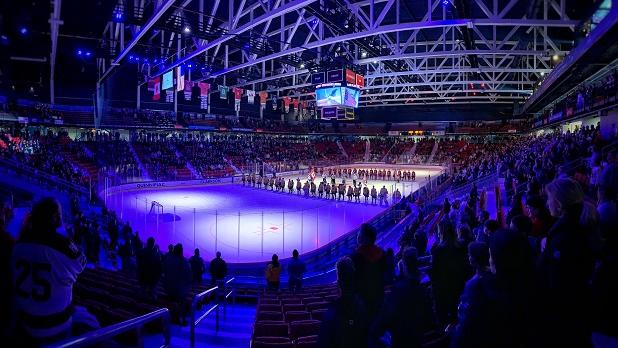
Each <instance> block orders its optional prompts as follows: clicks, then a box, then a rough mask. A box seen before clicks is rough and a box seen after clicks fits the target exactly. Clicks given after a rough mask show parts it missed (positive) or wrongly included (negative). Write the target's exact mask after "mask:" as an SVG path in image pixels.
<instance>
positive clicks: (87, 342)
mask: <svg viewBox="0 0 618 348" xmlns="http://www.w3.org/2000/svg"><path fill="white" fill-rule="evenodd" d="M161 318H163V338H164V344H163V346H162V347H170V344H171V338H172V336H171V333H170V313H169V310H168V309H167V308H160V309H157V310H156V311H153V312H150V313H148V314H144V315H142V316H139V317H136V318H132V319H129V320H126V321H123V322H121V323H117V324H114V325H110V326H108V327H104V328H102V329H99V330H96V331H93V332H88V333H86V334H84V335H82V336H80V337H76V338H70V339H67V340H64V341H62V342H60V343H55V344H52V345H50V346H48V347H53V348H68V347H71V348H76V347H90V346H92V345H93V344H96V343H99V342H102V341H105V340H107V339H110V338H112V337H114V336H118V335H120V334H122V333H125V332H127V331H130V330H133V329H137V330H138V335H137V340H138V342H137V346H138V347H143V346H144V342H143V340H142V335H140V334H139V333H140V331H141V328H142V327H143V326H144V325H145V324H147V323H149V322H152V321H154V320H157V319H161Z"/></svg>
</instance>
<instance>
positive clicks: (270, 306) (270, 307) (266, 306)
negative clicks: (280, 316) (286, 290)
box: [258, 303, 281, 312]
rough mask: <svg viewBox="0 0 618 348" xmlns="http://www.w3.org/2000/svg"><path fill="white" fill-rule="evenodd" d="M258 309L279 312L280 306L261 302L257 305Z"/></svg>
mask: <svg viewBox="0 0 618 348" xmlns="http://www.w3.org/2000/svg"><path fill="white" fill-rule="evenodd" d="M258 311H259V312H262V311H268V312H281V306H279V305H274V304H261V303H260V305H259V306H258Z"/></svg>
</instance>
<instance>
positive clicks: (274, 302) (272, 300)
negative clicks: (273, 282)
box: [260, 298, 281, 306]
mask: <svg viewBox="0 0 618 348" xmlns="http://www.w3.org/2000/svg"><path fill="white" fill-rule="evenodd" d="M260 304H261V305H276V306H280V305H281V301H280V300H279V299H276V298H261V299H260Z"/></svg>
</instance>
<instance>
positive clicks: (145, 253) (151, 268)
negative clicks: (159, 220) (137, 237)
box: [137, 237, 161, 300]
mask: <svg viewBox="0 0 618 348" xmlns="http://www.w3.org/2000/svg"><path fill="white" fill-rule="evenodd" d="M160 278H161V256H160V255H159V251H158V250H157V248H156V246H155V239H154V238H153V237H150V238H148V240H147V241H146V247H145V248H143V249H142V250H140V251H139V252H138V253H137V280H138V281H139V284H140V286H141V288H142V291H143V292H144V294H145V295H146V297H147V298H149V299H152V300H156V294H157V293H156V290H157V283H158V282H159V279H160Z"/></svg>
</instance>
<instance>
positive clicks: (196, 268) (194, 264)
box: [189, 248, 206, 284]
mask: <svg viewBox="0 0 618 348" xmlns="http://www.w3.org/2000/svg"><path fill="white" fill-rule="evenodd" d="M189 264H190V265H191V272H193V282H194V283H197V284H200V283H201V282H202V276H203V275H204V272H206V267H204V260H203V259H202V257H201V256H200V249H197V248H196V249H195V251H194V252H193V256H191V257H190V258H189Z"/></svg>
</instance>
